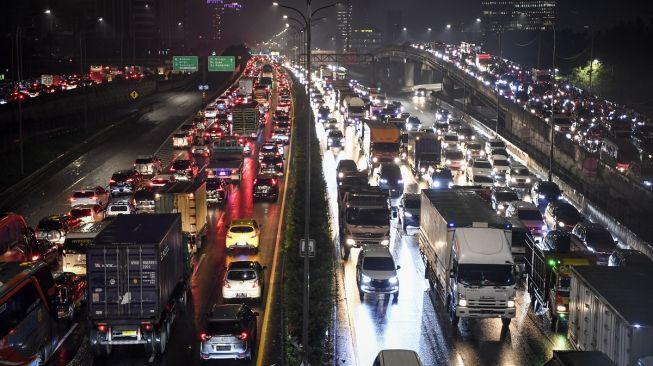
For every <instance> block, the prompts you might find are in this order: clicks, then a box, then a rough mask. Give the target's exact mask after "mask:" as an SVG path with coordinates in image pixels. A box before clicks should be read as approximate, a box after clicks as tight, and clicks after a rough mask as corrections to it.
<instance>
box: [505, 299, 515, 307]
mask: <svg viewBox="0 0 653 366" xmlns="http://www.w3.org/2000/svg"><path fill="white" fill-rule="evenodd" d="M507 305H508V307H509V308H514V307H515V301H514V300H508V304H507Z"/></svg>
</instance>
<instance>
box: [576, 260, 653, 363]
mask: <svg viewBox="0 0 653 366" xmlns="http://www.w3.org/2000/svg"><path fill="white" fill-rule="evenodd" d="M651 294H653V274H652V272H651V271H650V270H649V271H648V272H647V271H646V270H643V269H641V268H633V267H607V266H583V267H571V290H570V295H569V326H568V329H567V337H568V338H569V340H570V342H571V343H572V344H573V345H574V346H575V347H576V348H577V349H578V350H580V351H600V352H603V353H605V354H606V355H607V356H608V357H610V359H611V360H612V361H613V362H614V363H615V364H616V365H617V366H631V365H632V366H634V365H650V363H646V361H643V360H645V359H648V360H649V362H650V359H653V312H651V309H653V296H652V295H651Z"/></svg>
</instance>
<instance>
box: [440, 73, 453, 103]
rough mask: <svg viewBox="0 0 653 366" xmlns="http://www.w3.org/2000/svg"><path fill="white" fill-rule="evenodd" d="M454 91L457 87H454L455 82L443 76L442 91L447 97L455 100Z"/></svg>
mask: <svg viewBox="0 0 653 366" xmlns="http://www.w3.org/2000/svg"><path fill="white" fill-rule="evenodd" d="M454 89H455V87H454V82H453V80H452V79H450V78H448V77H446V76H443V77H442V91H443V92H444V94H446V95H447V96H449V97H451V98H454Z"/></svg>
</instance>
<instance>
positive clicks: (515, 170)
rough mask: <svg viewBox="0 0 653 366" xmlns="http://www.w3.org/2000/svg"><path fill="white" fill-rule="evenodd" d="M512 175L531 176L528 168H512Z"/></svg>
mask: <svg viewBox="0 0 653 366" xmlns="http://www.w3.org/2000/svg"><path fill="white" fill-rule="evenodd" d="M510 174H512V175H529V174H530V172H529V171H528V169H526V168H512V169H510Z"/></svg>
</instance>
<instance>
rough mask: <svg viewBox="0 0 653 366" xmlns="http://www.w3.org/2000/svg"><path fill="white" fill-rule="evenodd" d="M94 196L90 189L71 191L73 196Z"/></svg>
mask: <svg viewBox="0 0 653 366" xmlns="http://www.w3.org/2000/svg"><path fill="white" fill-rule="evenodd" d="M93 196H95V193H94V192H91V191H82V192H75V193H73V198H91V197H93Z"/></svg>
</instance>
